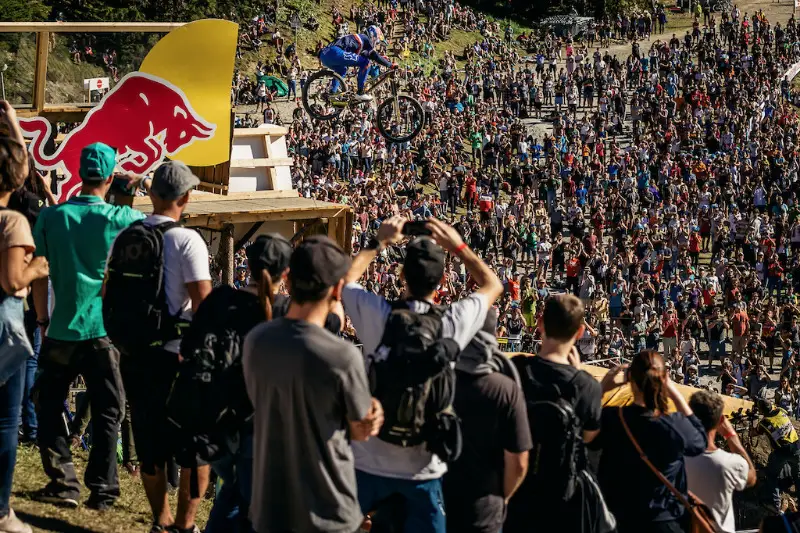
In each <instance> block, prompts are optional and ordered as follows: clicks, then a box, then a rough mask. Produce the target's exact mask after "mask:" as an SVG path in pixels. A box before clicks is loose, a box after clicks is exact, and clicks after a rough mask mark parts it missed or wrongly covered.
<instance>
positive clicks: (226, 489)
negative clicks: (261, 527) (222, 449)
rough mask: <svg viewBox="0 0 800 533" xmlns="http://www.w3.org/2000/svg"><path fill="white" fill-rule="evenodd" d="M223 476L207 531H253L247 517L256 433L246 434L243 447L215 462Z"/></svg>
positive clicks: (214, 465) (218, 473)
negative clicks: (254, 435)
mask: <svg viewBox="0 0 800 533" xmlns="http://www.w3.org/2000/svg"><path fill="white" fill-rule="evenodd" d="M211 468H213V469H214V472H216V473H217V475H218V476H219V477H220V478H221V479H222V487H221V488H220V490H219V491H218V492H217V497H216V498H215V499H214V506H213V507H212V508H211V514H210V515H209V516H208V523H207V524H206V529H205V532H206V533H250V532H251V531H252V530H253V528H252V526H251V525H250V520H249V519H248V517H247V514H248V511H249V509H250V493H251V490H252V486H251V485H252V481H253V434H252V432H248V433H246V434H242V436H241V439H240V442H239V449H238V450H237V451H236V452H234V453H228V454H226V455H225V456H223V457H222V458H220V459H218V460H216V461H214V462H212V463H211Z"/></svg>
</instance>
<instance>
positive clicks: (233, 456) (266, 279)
mask: <svg viewBox="0 0 800 533" xmlns="http://www.w3.org/2000/svg"><path fill="white" fill-rule="evenodd" d="M245 252H246V254H247V269H248V270H249V271H250V280H251V281H250V284H249V285H248V286H246V287H244V288H243V289H241V292H244V293H247V294H249V295H250V296H251V297H252V298H254V299H258V301H259V308H260V309H264V311H265V312H264V317H263V318H262V320H265V319H266V320H272V319H274V318H278V317H281V316H284V315H285V314H286V313H287V311H288V310H289V302H290V298H289V296H288V295H286V294H280V293H279V291H280V288H281V285H282V283H283V280H284V279H285V278H286V276H287V275H288V273H289V260H290V258H291V255H292V245H291V243H290V242H289V241H288V240H287V239H286V238H285V237H283V236H282V235H280V234H278V233H269V234H265V235H259V236H258V237H257V238H256V239H255V241H254V242H253V243H252V244H251V245H249V246H248V247H247V248H246V249H245ZM212 298H213V296H212ZM210 301H211V300H209V301H208V302H207V303H210ZM343 323H344V310H343V309H342V306H341V303H338V302H337V303H336V304H334V310H333V312H331V313H328V316H327V318H326V319H325V329H327V330H328V331H330V332H331V333H333V334H337V333H339V331H340V330H341V329H342V324H343ZM238 437H239V438H238V449H236V450H235V451H234V450H230V451H229V453H226V454H225V455H224V456H223V457H221V458H220V459H215V460H214V462H212V463H211V467H212V468H213V469H214V472H216V474H217V475H218V476H219V477H220V478H222V480H223V485H222V488H221V489H220V490H219V492H217V496H216V498H215V499H214V506H213V507H212V509H211V513H210V515H209V517H208V522H207V523H206V528H205V533H231V532H233V533H235V532H238V531H242V532H243V531H247V532H249V531H250V529H248V527H249V521H248V519H247V514H248V509H249V508H250V494H251V490H252V471H253V426H252V423H250V424H247V425H246V426H245V427H243V428H241V429H240V431H239V434H238Z"/></svg>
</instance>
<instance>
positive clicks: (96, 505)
mask: <svg viewBox="0 0 800 533" xmlns="http://www.w3.org/2000/svg"><path fill="white" fill-rule="evenodd" d="M83 505H84V506H86V507H88V508H89V509H94V510H95V511H100V512H103V511H108V510H109V509H111V506H112V505H114V502H113V501H109V500H107V499H100V498H95V497H94V496H89V499H88V500H86V501H85V502H84V503H83Z"/></svg>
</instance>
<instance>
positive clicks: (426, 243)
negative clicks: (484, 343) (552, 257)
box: [342, 216, 503, 533]
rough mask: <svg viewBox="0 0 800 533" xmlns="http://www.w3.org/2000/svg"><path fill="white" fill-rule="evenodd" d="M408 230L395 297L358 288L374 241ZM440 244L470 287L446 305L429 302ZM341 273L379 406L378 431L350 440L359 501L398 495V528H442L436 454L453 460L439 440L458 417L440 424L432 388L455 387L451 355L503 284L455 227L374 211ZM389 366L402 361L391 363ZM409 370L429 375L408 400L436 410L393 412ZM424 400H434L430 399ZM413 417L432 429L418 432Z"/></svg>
mask: <svg viewBox="0 0 800 533" xmlns="http://www.w3.org/2000/svg"><path fill="white" fill-rule="evenodd" d="M423 232H424V233H427V235H425V234H421V233H423ZM409 235H420V236H418V237H416V238H412V240H411V241H410V242H409V243H408V244H407V245H406V246H405V261H404V263H403V270H402V273H401V274H400V276H401V279H402V280H403V281H404V282H405V291H404V293H403V296H402V298H401V299H400V300H398V301H396V302H388V301H386V299H384V298H383V297H382V296H380V295H377V294H373V293H370V292H367V291H366V290H365V289H364V288H363V287H362V286H361V285H359V284H358V283H357V281H358V280H359V279H361V277H362V276H363V274H364V273H365V272H366V271H367V268H368V267H369V265H370V263H372V261H373V260H374V259H375V258H376V256H378V254H379V253H380V252H381V250H382V249H383V248H385V247H387V246H390V245H395V244H398V243H400V242H401V241H402V240H403V239H405V238H406V237H407V236H409ZM446 252H447V253H450V254H451V255H453V256H455V257H457V258H458V259H459V260H460V261H461V262H462V263H463V264H464V266H465V268H466V270H467V272H468V273H469V274H470V275H471V276H472V278H473V279H474V280H475V283H476V285H477V286H478V287H479V288H478V289H477V290H476V291H475V292H474V293H473V294H471V295H470V296H468V297H466V298H464V299H462V300H460V301H458V302H456V303H454V304H453V305H451V306H449V307H446V308H445V307H440V306H437V305H434V300H435V297H436V294H437V290H438V288H439V286H440V285H441V283H442V279H443V276H444V274H445V254H446ZM345 281H346V285H345V288H344V291H343V292H342V301H343V303H344V308H345V311H346V312H347V314H348V315H349V316H350V318H351V319H352V321H353V325H354V326H355V328H356V331H357V333H358V336H359V338H360V339H361V340H362V342H363V343H364V349H363V351H364V355H365V356H366V357H367V361H366V364H367V372H368V374H369V375H370V378H371V379H370V385H371V388H372V389H373V390H372V394H373V395H374V396H375V397H376V398H377V399H378V400H379V401H380V402H381V404H382V405H384V411H385V413H386V414H387V418H386V420H385V423H384V429H382V430H381V432H380V433H379V434H378V438H376V439H370V440H369V441H367V442H354V443H352V447H353V452H354V456H355V463H356V480H357V482H358V498H359V503H360V504H361V510H362V512H364V513H368V512H372V511H374V510H375V508H376V507H379V504H380V503H381V502H382V501H383V500H385V499H386V498H388V497H390V496H394V495H399V496H401V497H402V498H403V499H404V500H405V509H406V514H407V517H406V520H405V529H404V531H405V532H407V533H445V527H446V526H445V512H444V509H443V505H442V504H441V502H442V479H441V478H442V476H443V475H444V473H445V472H446V471H447V465H446V464H445V462H446V461H448V460H454V459H455V458H456V457H457V453H456V454H455V455H456V457H453V456H450V457H448V452H450V451H451V450H452V449H453V448H452V447H450V446H449V445H448V444H445V445H442V443H445V442H446V443H452V442H453V441H451V440H449V439H450V438H452V437H456V438H458V439H459V440H460V434H459V435H458V436H456V435H454V434H453V433H452V431H450V430H452V429H455V430H456V432H459V431H460V430H459V429H458V424H457V422H454V423H452V424H450V425H449V426H450V427H443V425H440V424H439V422H440V421H442V420H444V419H446V418H447V413H448V412H451V411H452V398H446V397H445V396H447V393H444V392H441V393H440V391H442V390H445V389H448V385H452V386H453V387H454V383H455V373H454V371H453V369H452V364H451V363H452V362H453V361H455V358H456V357H457V356H458V353H459V352H460V351H461V350H463V349H464V348H465V347H466V346H467V344H469V343H470V341H471V340H472V339H473V338H474V337H475V334H476V333H477V332H478V330H480V329H481V326H482V325H483V323H484V322H485V320H486V313H487V311H488V310H489V308H490V306H491V305H492V303H493V302H494V301H495V299H496V298H497V297H498V296H500V293H501V292H502V291H503V285H502V283H501V282H500V280H499V279H498V277H497V276H496V275H495V274H494V272H492V270H491V269H490V268H489V266H488V265H487V264H486V263H484V262H483V261H482V260H481V259H480V258H479V257H478V256H477V254H475V252H473V251H472V250H471V249H470V248H469V247H468V246H467V244H466V243H465V242H464V241H463V240H462V238H461V236H460V235H459V233H458V232H457V231H456V230H455V229H454V228H452V227H450V226H448V225H447V224H445V223H444V222H441V221H439V220H436V219H433V218H429V219H428V220H427V221H424V222H409V221H408V220H407V219H406V218H404V217H402V216H394V217H391V218H388V219H386V220H384V221H383V223H382V224H381V226H380V228H379V229H378V233H377V235H376V237H374V238H373V239H371V240H370V242H369V244H368V245H367V246H366V247H365V248H364V249H363V250H362V251H361V253H359V254H358V256H356V258H355V259H354V260H353V265H352V267H351V268H350V271H349V273H348V274H347V276H346V277H345ZM405 360H408V361H414V362H412V363H411V364H409V365H408V367H404V366H403V365H402V364H399V365H398V366H397V367H394V366H393V365H394V362H395V361H400V362H403V361H405ZM415 362H416V363H415ZM419 362H424V363H423V364H419ZM431 362H432V363H433V366H436V365H438V366H437V368H436V370H435V371H434V372H431V371H430V367H431V366H432V365H431V364H429V363H431ZM409 367H410V368H409ZM395 368H402V369H403V370H400V371H393V370H392V369H395ZM409 374H411V375H414V376H415V377H416V378H419V376H421V375H423V374H424V376H423V379H424V381H425V383H426V384H430V386H429V390H430V394H429V395H422V396H424V397H425V396H426V397H427V399H422V400H420V401H421V402H424V404H421V405H417V403H415V407H418V408H420V410H415V412H425V413H428V412H432V411H436V412H437V416H436V419H435V420H432V419H428V418H427V417H426V418H425V420H417V418H418V417H415V419H414V420H411V421H408V420H399V419H398V418H399V417H398V416H397V413H398V411H400V409H398V408H397V406H398V405H400V404H401V403H402V402H404V401H412V402H416V401H417V399H416V398H411V399H409V398H406V397H405V396H403V394H404V393H403V392H402V391H405V390H406V387H405V386H404V385H403V380H404V379H405V378H406V377H407V376H408V375H409ZM416 381H417V382H419V379H417V380H416ZM398 383H399V384H400V385H398ZM440 385H443V386H440ZM409 387H410V388H412V389H413V388H414V386H413V385H409ZM451 390H452V389H451ZM439 396H442V397H439ZM393 406H395V407H394V408H393ZM433 406H436V407H435V408H433V409H431V408H432V407H433ZM445 425H447V424H445ZM421 426H427V427H433V428H434V429H432V430H430V431H429V430H426V431H425V432H420V431H418V430H419V429H420V427H421ZM431 450H434V451H431ZM376 518H377V517H376Z"/></svg>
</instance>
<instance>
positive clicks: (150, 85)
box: [19, 72, 217, 202]
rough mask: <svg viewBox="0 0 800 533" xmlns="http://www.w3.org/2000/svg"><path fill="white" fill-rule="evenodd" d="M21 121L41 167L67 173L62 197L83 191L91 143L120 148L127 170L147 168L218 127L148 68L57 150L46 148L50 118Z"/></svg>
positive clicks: (59, 194)
mask: <svg viewBox="0 0 800 533" xmlns="http://www.w3.org/2000/svg"><path fill="white" fill-rule="evenodd" d="M19 123H20V127H21V128H22V132H23V135H25V137H27V138H30V139H31V143H30V152H31V155H32V156H33V159H34V161H35V163H36V168H37V169H39V170H42V171H52V170H59V171H60V172H61V173H62V174H63V178H62V179H60V180H59V183H58V192H57V194H56V197H57V198H58V199H59V201H61V202H63V201H65V200H67V199H68V198H70V197H72V196H75V195H76V194H78V193H79V192H80V188H81V179H80V174H79V171H80V156H81V150H82V149H83V148H84V147H85V146H87V145H89V144H91V143H94V142H102V143H105V144H107V145H109V146H112V147H114V148H116V150H117V165H118V167H119V168H120V169H122V170H123V171H128V172H133V173H135V174H146V173H148V172H151V171H153V170H155V169H156V167H158V165H159V164H161V162H162V161H163V160H164V159H165V158H166V157H168V156H173V155H175V154H177V153H178V152H179V151H181V150H182V149H184V148H186V147H187V146H189V145H191V144H193V143H195V142H196V141H203V140H207V139H210V138H212V137H213V136H214V133H215V131H216V129H217V126H216V125H215V124H211V123H209V122H208V121H206V120H205V119H204V118H203V117H201V116H200V115H198V114H197V113H196V112H195V111H194V109H193V108H192V105H191V104H190V103H189V100H188V99H187V98H186V95H185V94H184V92H183V91H182V90H181V89H180V88H179V87H177V86H175V85H173V84H171V83H169V82H168V81H166V80H164V79H162V78H159V77H157V76H154V75H152V74H147V73H144V72H133V73H131V74H128V75H127V76H125V77H124V78H123V79H122V80H120V82H119V83H118V84H117V85H116V86H115V87H114V88H113V89H112V90H111V91H109V93H108V94H107V95H106V96H105V98H103V100H102V101H101V102H100V103H99V104H98V105H97V107H95V108H93V109H92V110H91V111H89V113H87V115H86V118H85V119H84V121H83V122H82V123H81V125H80V126H78V127H77V128H76V129H74V130H72V131H71V132H69V133H68V134H67V135H66V136H65V137H64V140H63V141H62V142H61V144H60V145H59V146H58V148H57V149H56V150H55V152H53V153H52V154H46V153H45V152H44V144H45V142H46V141H47V139H49V138H50V136H51V135H52V127H51V125H50V122H48V121H47V120H46V119H44V118H41V117H34V118H21V119H19Z"/></svg>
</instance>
